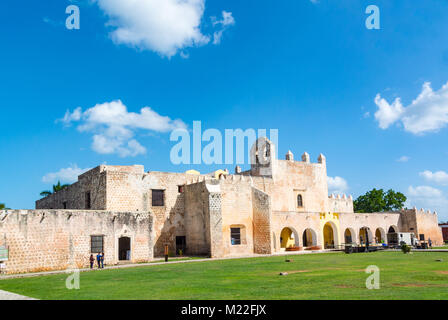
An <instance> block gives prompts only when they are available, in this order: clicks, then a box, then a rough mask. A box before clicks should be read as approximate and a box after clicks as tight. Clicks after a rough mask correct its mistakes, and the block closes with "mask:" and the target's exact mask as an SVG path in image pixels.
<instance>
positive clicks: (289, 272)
mask: <svg viewBox="0 0 448 320" xmlns="http://www.w3.org/2000/svg"><path fill="white" fill-rule="evenodd" d="M286 272H287V273H288V274H293V273H304V272H311V271H310V270H295V271H286Z"/></svg>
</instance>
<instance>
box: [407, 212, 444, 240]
mask: <svg viewBox="0 0 448 320" xmlns="http://www.w3.org/2000/svg"><path fill="white" fill-rule="evenodd" d="M401 215H402V219H403V223H402V229H403V230H404V231H406V232H414V234H415V236H416V238H417V239H420V235H424V237H425V241H428V239H431V241H432V244H433V245H436V246H440V245H443V236H442V231H441V229H440V227H439V226H438V218H437V213H435V212H430V211H424V210H423V209H420V210H418V209H416V208H414V209H410V210H403V211H402V213H401Z"/></svg>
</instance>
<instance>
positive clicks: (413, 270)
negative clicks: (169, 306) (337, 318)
mask: <svg viewBox="0 0 448 320" xmlns="http://www.w3.org/2000/svg"><path fill="white" fill-rule="evenodd" d="M289 259H293V261H292V262H285V257H284V256H276V257H266V258H251V259H236V260H222V261H217V260H210V261H205V262H189V263H180V264H171V265H155V266H142V267H136V268H124V269H115V270H97V271H94V272H85V273H81V280H80V284H81V288H80V290H68V289H66V288H65V279H66V275H53V276H44V277H35V278H22V279H10V280H1V281H0V289H2V290H7V291H11V292H15V293H19V294H23V295H27V296H31V297H34V298H39V299H168V300H171V299H218V300H219V299H448V254H447V253H443V252H415V253H413V254H407V255H405V254H403V253H401V252H376V253H359V254H350V255H347V254H344V253H327V254H310V255H299V256H289ZM437 259H443V261H442V262H439V261H436V260H437ZM369 265H376V266H378V267H379V268H380V270H381V274H380V279H381V288H380V289H379V290H368V289H366V286H365V281H366V279H367V277H368V276H369V275H368V274H366V273H365V272H364V270H365V268H366V267H367V266H369ZM285 271H286V272H289V274H288V275H286V276H280V275H279V273H280V272H285Z"/></svg>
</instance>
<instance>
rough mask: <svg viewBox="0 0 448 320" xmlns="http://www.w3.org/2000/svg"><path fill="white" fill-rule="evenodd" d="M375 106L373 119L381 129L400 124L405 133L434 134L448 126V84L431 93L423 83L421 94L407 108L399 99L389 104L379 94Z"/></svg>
mask: <svg viewBox="0 0 448 320" xmlns="http://www.w3.org/2000/svg"><path fill="white" fill-rule="evenodd" d="M375 104H376V105H377V106H378V111H377V112H376V113H375V119H376V120H377V121H378V123H379V127H380V128H381V129H387V128H389V127H390V126H391V125H392V124H394V123H396V122H401V123H402V124H403V126H404V129H405V131H407V132H410V133H413V134H423V133H426V132H435V131H438V130H440V129H442V128H444V127H445V126H446V125H447V124H448V83H446V84H445V85H444V86H442V88H441V89H439V90H438V91H433V89H432V88H431V84H430V83H429V82H425V83H424V84H423V88H422V92H421V93H420V94H419V96H418V97H417V98H416V99H415V100H414V101H412V103H411V104H410V105H408V106H407V107H404V106H403V104H402V103H401V99H400V98H396V99H395V100H394V102H393V103H392V104H389V103H388V102H387V101H386V100H385V99H383V98H381V95H380V94H377V96H376V97H375Z"/></svg>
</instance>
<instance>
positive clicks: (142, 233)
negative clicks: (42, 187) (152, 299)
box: [0, 138, 442, 273]
mask: <svg viewBox="0 0 448 320" xmlns="http://www.w3.org/2000/svg"><path fill="white" fill-rule="evenodd" d="M251 163H252V165H251V168H250V170H249V171H244V172H242V171H241V169H240V168H239V167H237V168H236V170H235V173H234V174H229V173H228V172H227V171H223V170H219V171H217V172H214V173H212V174H200V173H199V172H196V171H193V170H191V171H187V172H186V173H166V172H156V171H150V172H145V170H144V167H143V166H139V165H136V166H108V165H101V166H99V167H97V168H94V169H92V170H90V171H88V172H86V173H84V174H82V175H80V176H79V178H78V182H76V183H74V184H72V185H71V186H69V187H67V188H65V189H63V190H62V191H59V192H57V193H55V194H52V195H50V196H48V197H46V198H44V199H41V200H38V201H37V202H36V210H8V211H2V212H0V242H1V241H4V244H5V245H7V246H8V247H9V258H8V260H7V261H5V265H6V272H8V273H19V272H32V271H43V270H55V269H66V268H80V267H86V266H87V265H88V260H89V257H90V255H91V254H94V255H95V254H96V253H97V252H104V253H105V263H106V264H117V263H119V262H121V261H130V262H145V261H150V260H152V259H154V257H157V256H163V255H164V249H165V246H166V245H167V246H168V248H169V252H170V254H171V255H175V254H179V253H182V254H184V255H205V256H210V257H212V258H213V257H227V256H238V255H251V254H273V253H277V252H281V251H282V250H286V249H287V248H291V247H293V248H296V249H304V250H306V249H310V248H312V249H331V248H338V247H339V246H341V245H342V244H345V243H357V244H360V243H361V244H362V243H365V242H367V241H368V242H369V243H370V244H376V243H384V242H387V239H388V237H387V234H388V233H396V232H398V231H400V232H413V233H414V234H415V236H416V237H417V238H420V239H425V240H428V239H429V238H430V239H431V240H432V242H433V244H434V245H438V244H441V243H442V234H441V231H440V228H439V227H438V221H437V214H436V213H431V212H429V211H428V212H425V211H423V210H417V209H415V208H414V209H412V210H403V211H401V212H387V213H369V214H364V213H362V214H361V213H354V212H353V199H352V197H351V196H349V197H347V196H345V195H342V196H340V195H338V196H334V195H330V196H329V195H328V186H327V167H326V159H325V157H324V156H323V155H322V154H321V155H319V157H318V159H317V163H314V162H311V161H310V156H309V155H308V154H307V153H304V154H303V155H302V158H301V159H300V160H299V161H297V160H294V156H293V154H292V153H291V152H288V154H287V155H286V159H285V160H278V159H277V157H276V150H275V146H274V145H273V144H272V143H271V142H270V141H269V140H268V139H266V138H260V139H258V140H257V142H256V143H255V144H254V146H253V147H252V149H251Z"/></svg>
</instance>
